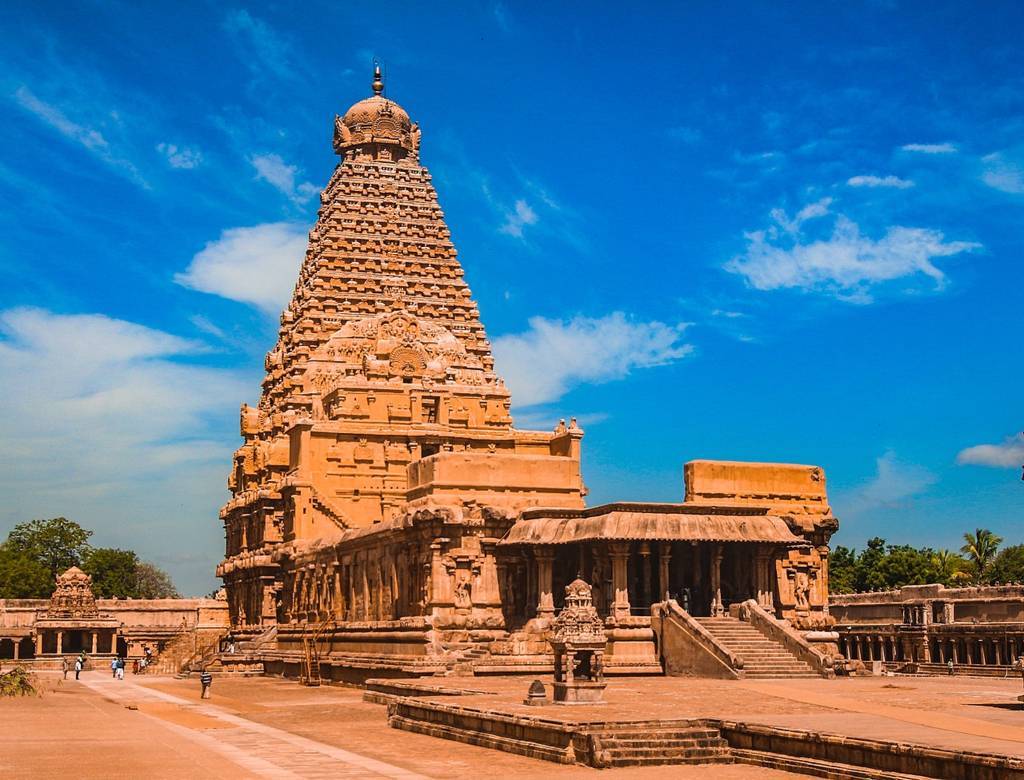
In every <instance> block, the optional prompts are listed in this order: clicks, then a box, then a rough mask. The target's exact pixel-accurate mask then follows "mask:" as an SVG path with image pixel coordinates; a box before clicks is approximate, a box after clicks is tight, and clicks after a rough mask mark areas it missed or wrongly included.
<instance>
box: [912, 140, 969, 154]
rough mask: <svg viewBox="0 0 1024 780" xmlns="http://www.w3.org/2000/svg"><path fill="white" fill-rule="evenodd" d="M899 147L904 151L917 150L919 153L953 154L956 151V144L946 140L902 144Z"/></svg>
mask: <svg viewBox="0 0 1024 780" xmlns="http://www.w3.org/2000/svg"><path fill="white" fill-rule="evenodd" d="M900 148H901V149H902V150H903V151H904V152H919V153H921V154H953V153H954V152H956V151H957V148H956V146H954V145H953V144H951V143H948V142H947V143H941V144H904V145H903V146H901V147H900Z"/></svg>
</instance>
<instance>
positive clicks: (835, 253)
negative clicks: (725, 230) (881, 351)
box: [724, 198, 980, 303]
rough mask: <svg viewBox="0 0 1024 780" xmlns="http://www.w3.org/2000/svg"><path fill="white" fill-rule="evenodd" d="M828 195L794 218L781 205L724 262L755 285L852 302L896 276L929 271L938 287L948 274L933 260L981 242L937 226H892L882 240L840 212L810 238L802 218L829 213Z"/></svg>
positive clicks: (910, 276)
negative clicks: (950, 237) (949, 237)
mask: <svg viewBox="0 0 1024 780" xmlns="http://www.w3.org/2000/svg"><path fill="white" fill-rule="evenodd" d="M829 205H830V202H829V200H828V199H827V198H826V199H824V200H821V201H818V202H817V203H813V204H811V205H810V206H806V207H805V208H803V209H802V210H801V211H800V212H798V213H797V215H796V217H794V218H793V219H790V218H789V217H788V215H787V214H786V213H785V212H784V211H782V210H781V209H776V210H774V211H772V213H771V216H772V221H773V223H774V224H772V225H770V226H769V227H768V228H767V229H766V230H759V231H755V232H752V233H748V234H747V236H746V238H747V242H748V243H747V249H746V251H745V252H744V254H742V255H739V256H737V257H734V258H733V259H731V260H730V261H729V262H727V263H726V264H725V266H724V267H725V270H727V271H729V272H730V273H734V274H738V275H740V276H742V277H743V278H744V279H745V280H746V281H747V283H748V284H749V285H750V286H751V287H753V288H754V289H757V290H778V289H784V288H791V289H799V290H804V291H813V292H821V293H825V294H829V295H833V296H835V297H836V298H839V299H841V300H845V301H849V302H852V303H870V302H871V301H872V300H873V298H872V290H873V288H875V287H877V286H880V285H882V284H884V283H886V282H892V281H895V280H898V279H914V278H916V277H918V276H925V277H927V278H928V279H930V280H931V281H932V282H933V283H934V286H935V288H936V289H941V288H943V287H944V286H945V284H946V276H945V274H944V273H943V272H942V271H941V270H940V269H939V268H938V267H937V266H936V265H935V264H934V263H933V262H932V261H933V259H934V258H937V257H948V256H950V255H956V254H959V253H961V252H967V251H970V250H972V249H977V248H979V247H980V244H976V243H973V242H969V241H950V242H947V241H945V239H944V236H943V235H942V233H940V232H939V231H937V230H928V229H924V228H910V227H902V226H899V225H895V226H892V227H889V228H888V229H887V230H886V232H885V235H884V236H882V238H880V239H877V240H876V239H872V238H868V237H866V236H863V235H861V232H860V227H859V226H858V225H857V224H856V223H855V222H853V221H852V220H850V219H849V218H847V217H845V216H844V215H842V214H839V215H836V217H835V220H834V225H833V228H832V232H831V234H830V235H828V236H827V237H825V238H818V239H809V238H808V237H807V236H805V235H804V223H805V222H807V221H809V220H811V219H816V218H819V217H823V216H826V215H827V214H828V213H829Z"/></svg>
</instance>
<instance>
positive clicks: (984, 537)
mask: <svg viewBox="0 0 1024 780" xmlns="http://www.w3.org/2000/svg"><path fill="white" fill-rule="evenodd" d="M1002 541H1003V540H1002V538H1001V537H998V536H996V535H995V534H994V533H992V532H991V531H990V530H988V529H987V528H976V529H975V530H974V533H970V532H967V533H965V534H964V546H963V547H961V548H960V552H962V553H963V554H964V555H966V556H967V559H968V560H969V561H970V563H971V573H972V574H973V575H974V577H973V579H974V583H975V584H976V585H980V584H982V583H983V582H985V578H986V577H987V576H988V569H989V566H990V565H991V563H992V559H993V558H995V556H996V551H997V550H998V549H999V545H1000V544H1001V543H1002Z"/></svg>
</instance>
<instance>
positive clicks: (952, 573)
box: [932, 550, 971, 585]
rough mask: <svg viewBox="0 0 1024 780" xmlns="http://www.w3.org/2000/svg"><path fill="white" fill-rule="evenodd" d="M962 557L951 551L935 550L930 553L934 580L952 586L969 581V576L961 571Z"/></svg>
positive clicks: (963, 562) (962, 565)
mask: <svg viewBox="0 0 1024 780" xmlns="http://www.w3.org/2000/svg"><path fill="white" fill-rule="evenodd" d="M965 563H966V561H964V559H963V557H961V556H960V555H959V554H957V553H955V552H953V551H952V550H936V551H935V552H934V553H932V569H933V570H934V571H935V579H936V581H938V582H941V583H942V584H943V585H952V584H953V583H955V582H962V581H963V580H966V579H970V576H971V575H970V574H968V573H967V572H965V571H964V570H963V567H964V564H965Z"/></svg>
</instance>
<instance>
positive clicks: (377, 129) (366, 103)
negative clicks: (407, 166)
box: [334, 65, 420, 161]
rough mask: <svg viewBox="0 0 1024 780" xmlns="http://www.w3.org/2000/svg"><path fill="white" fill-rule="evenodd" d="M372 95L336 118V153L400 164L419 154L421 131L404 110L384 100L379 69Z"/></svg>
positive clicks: (378, 67)
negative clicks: (398, 162) (400, 161)
mask: <svg viewBox="0 0 1024 780" xmlns="http://www.w3.org/2000/svg"><path fill="white" fill-rule="evenodd" d="M372 89H373V95H372V96H371V97H368V98H365V99H363V100H360V101H359V102H358V103H356V104H355V105H353V106H352V107H351V108H350V109H349V110H348V111H346V112H345V115H344V116H336V117H335V118H334V151H335V153H337V154H339V155H341V156H343V157H344V158H345V159H358V160H362V161H365V160H383V161H399V160H403V159H406V158H412V160H415V158H416V157H417V156H418V153H419V146H420V129H419V126H418V125H417V124H416V123H414V122H412V121H411V120H410V119H409V114H408V113H407V112H406V110H405V109H404V108H402V107H401V106H400V105H398V104H397V103H396V102H394V101H393V100H390V99H388V98H386V97H384V95H383V92H384V82H383V80H382V78H381V72H380V66H379V65H378V66H376V67H375V68H374V73H373V84H372Z"/></svg>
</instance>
